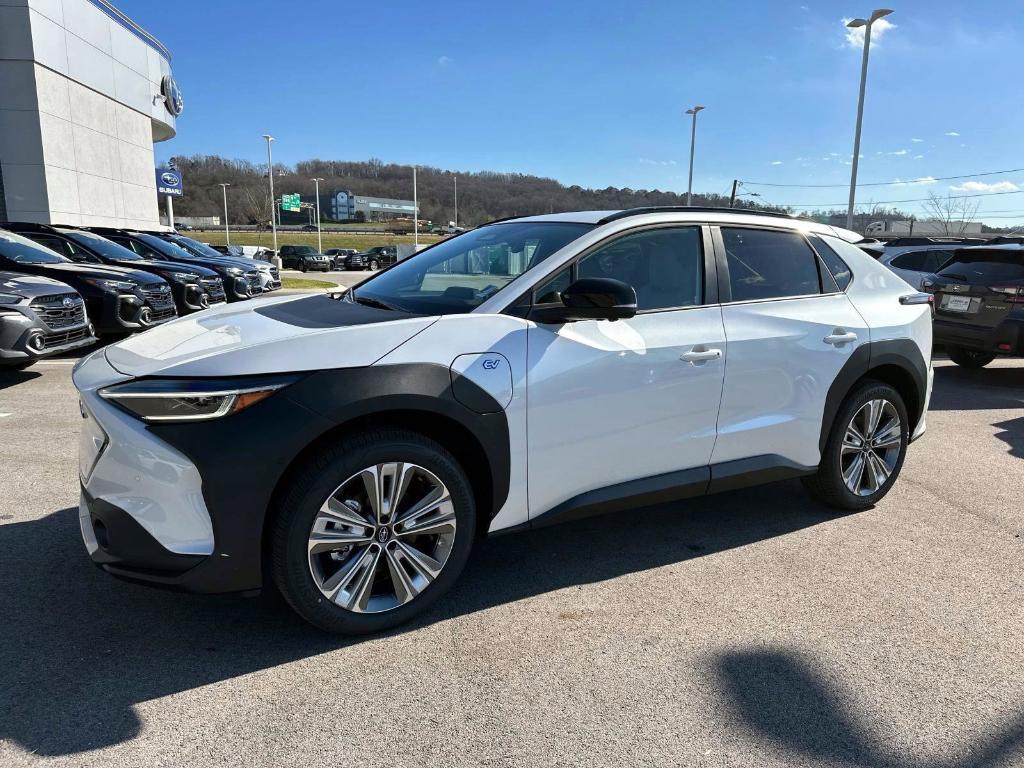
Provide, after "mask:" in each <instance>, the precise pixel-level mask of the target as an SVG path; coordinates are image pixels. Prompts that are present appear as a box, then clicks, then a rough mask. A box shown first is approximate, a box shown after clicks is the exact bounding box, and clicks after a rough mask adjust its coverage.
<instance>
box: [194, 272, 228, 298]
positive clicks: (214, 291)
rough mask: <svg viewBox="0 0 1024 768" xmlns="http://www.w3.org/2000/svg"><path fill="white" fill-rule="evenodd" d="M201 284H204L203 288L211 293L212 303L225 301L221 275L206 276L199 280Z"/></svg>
mask: <svg viewBox="0 0 1024 768" xmlns="http://www.w3.org/2000/svg"><path fill="white" fill-rule="evenodd" d="M199 284H200V285H202V286H203V290H205V291H206V293H207V294H209V296H210V303H211V304H215V303H217V302H218V301H224V298H225V296H224V283H223V282H221V279H220V278H219V277H204V278H203V279H202V280H200V281H199Z"/></svg>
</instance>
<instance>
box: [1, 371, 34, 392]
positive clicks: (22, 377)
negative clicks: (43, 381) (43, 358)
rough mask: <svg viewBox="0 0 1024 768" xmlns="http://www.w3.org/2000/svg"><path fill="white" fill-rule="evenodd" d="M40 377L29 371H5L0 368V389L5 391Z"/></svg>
mask: <svg viewBox="0 0 1024 768" xmlns="http://www.w3.org/2000/svg"><path fill="white" fill-rule="evenodd" d="M42 375H43V374H41V373H38V372H36V371H33V370H31V369H29V370H27V371H5V370H4V369H3V368H0V389H7V388H8V387H13V386H15V385H17V384H23V383H24V382H26V381H32V379H38V378H39V377H40V376H42Z"/></svg>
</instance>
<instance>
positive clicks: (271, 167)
mask: <svg viewBox="0 0 1024 768" xmlns="http://www.w3.org/2000/svg"><path fill="white" fill-rule="evenodd" d="M263 138H264V139H266V140H267V178H268V179H270V206H271V208H270V230H271V232H273V233H274V255H275V256H276V255H277V224H276V223H275V222H274V208H273V206H274V157H273V155H272V154H271V153H270V142H272V141H273V140H274V137H273V136H271V135H270V134H269V133H265V134H263Z"/></svg>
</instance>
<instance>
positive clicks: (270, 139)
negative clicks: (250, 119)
mask: <svg viewBox="0 0 1024 768" xmlns="http://www.w3.org/2000/svg"><path fill="white" fill-rule="evenodd" d="M263 138H264V139H266V140H267V141H273V140H274V137H273V136H271V135H270V134H269V133H264V134H263Z"/></svg>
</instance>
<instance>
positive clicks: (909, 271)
mask: <svg viewBox="0 0 1024 768" xmlns="http://www.w3.org/2000/svg"><path fill="white" fill-rule="evenodd" d="M859 245H861V248H862V249H863V250H865V251H867V252H868V253H871V254H872V255H873V256H875V257H876V258H877V259H878V261H879V262H880V263H881V264H884V265H885V266H886V267H888V268H889V269H890V270H891V271H892V272H894V273H895V274H897V275H899V276H900V277H901V278H903V279H904V280H905V281H906V282H907V283H909V284H910V285H912V286H914V287H915V288H917V289H918V290H921V291H924V292H925V293H930V294H932V295H933V296H934V312H935V315H934V338H935V343H936V344H941V345H943V346H944V347H945V349H946V353H947V354H948V355H949V358H950V360H952V361H953V362H954V363H956V364H957V365H960V366H964V367H967V368H981V367H983V366H986V365H988V364H989V363H990V362H992V361H993V360H994V359H995V358H996V357H997V356H998V355H1024V244H1022V243H1021V242H1015V239H1014V238H1005V237H999V238H994V239H992V240H989V241H987V242H986V241H984V240H980V239H978V238H929V237H915V238H899V239H897V240H893V241H890V242H888V243H885V244H884V246H883V247H882V248H881V253H880V254H879V253H876V251H877V250H878V248H877V245H875V244H870V243H868V244H859Z"/></svg>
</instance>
